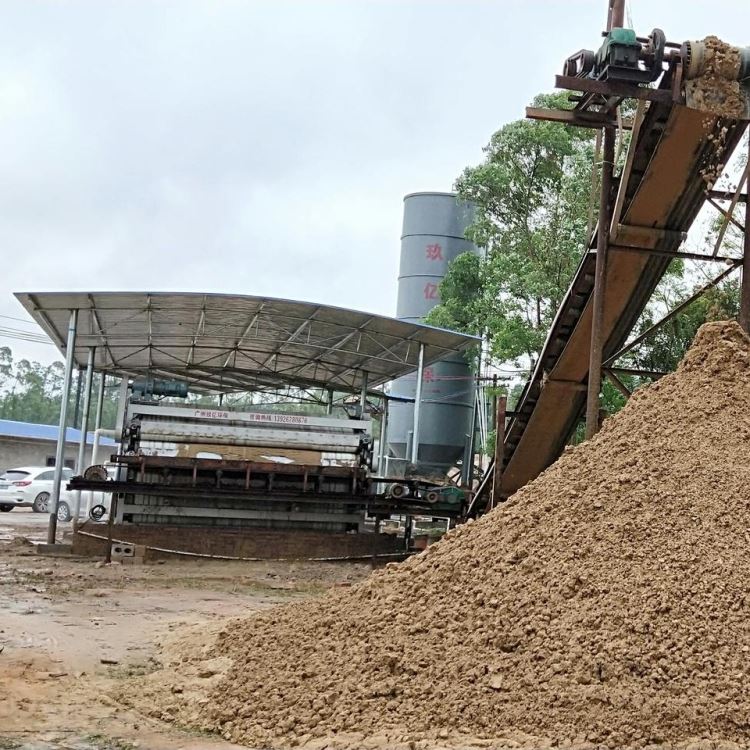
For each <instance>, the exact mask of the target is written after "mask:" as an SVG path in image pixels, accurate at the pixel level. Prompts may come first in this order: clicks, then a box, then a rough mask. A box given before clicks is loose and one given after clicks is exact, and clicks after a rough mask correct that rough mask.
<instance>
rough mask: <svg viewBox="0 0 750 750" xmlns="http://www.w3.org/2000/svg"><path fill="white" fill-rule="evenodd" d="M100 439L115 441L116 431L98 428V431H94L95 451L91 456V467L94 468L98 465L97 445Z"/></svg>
mask: <svg viewBox="0 0 750 750" xmlns="http://www.w3.org/2000/svg"><path fill="white" fill-rule="evenodd" d="M100 437H111V438H112V439H113V440H116V439H117V430H110V429H105V428H102V427H100V428H99V429H98V430H94V446H95V449H94V451H93V453H92V454H91V465H92V466H96V465H97V464H98V463H99V449H100V448H101V446H100V445H99V438H100Z"/></svg>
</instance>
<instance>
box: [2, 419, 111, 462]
mask: <svg viewBox="0 0 750 750" xmlns="http://www.w3.org/2000/svg"><path fill="white" fill-rule="evenodd" d="M58 432H59V430H58V427H57V425H51V424H33V423H31V422H14V421H12V420H10V419H0V471H6V470H7V469H12V468H13V467H14V466H54V465H55V449H56V446H57V434H58ZM66 438H67V441H66V443H65V466H69V467H70V468H71V469H72V468H75V463H76V460H77V458H78V446H79V445H80V443H81V431H80V430H74V429H73V428H72V427H68V430H67V435H66ZM93 442H94V433H93V432H89V433H88V435H87V437H86V462H87V464H88V463H90V462H91V450H92V446H93ZM114 445H115V441H114V440H112V438H105V437H100V438H99V446H100V447H99V456H98V458H99V460H100V461H102V462H103V461H105V460H106V459H107V458H108V457H109V454H110V453H111V452H112V451H111V449H112V447H113V446H114ZM107 448H109V450H107Z"/></svg>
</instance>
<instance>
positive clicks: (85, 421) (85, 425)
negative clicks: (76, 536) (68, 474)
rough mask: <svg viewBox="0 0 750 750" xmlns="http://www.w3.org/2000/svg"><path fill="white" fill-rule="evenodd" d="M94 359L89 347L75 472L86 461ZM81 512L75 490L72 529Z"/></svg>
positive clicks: (77, 492) (94, 349) (78, 491)
mask: <svg viewBox="0 0 750 750" xmlns="http://www.w3.org/2000/svg"><path fill="white" fill-rule="evenodd" d="M95 359H96V347H95V346H91V347H89V355H88V358H87V360H86V380H85V383H84V389H83V413H82V414H81V439H80V441H79V442H78V460H77V461H76V474H78V475H81V474H83V466H84V463H85V462H86V443H87V442H88V430H89V411H91V386H92V385H93V382H94V362H95ZM80 513H81V490H76V493H75V496H74V501H73V531H77V529H78V516H79V514H80Z"/></svg>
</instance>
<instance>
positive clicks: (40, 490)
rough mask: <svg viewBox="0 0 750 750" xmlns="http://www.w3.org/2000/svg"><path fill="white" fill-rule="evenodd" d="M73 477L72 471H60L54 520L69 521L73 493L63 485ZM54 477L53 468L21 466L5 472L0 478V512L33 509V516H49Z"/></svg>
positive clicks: (66, 469) (65, 469)
mask: <svg viewBox="0 0 750 750" xmlns="http://www.w3.org/2000/svg"><path fill="white" fill-rule="evenodd" d="M72 476H73V471H72V469H68V468H67V467H66V468H64V469H63V470H62V480H63V481H62V486H61V487H60V502H59V504H58V508H57V518H58V519H59V520H60V521H69V520H70V516H71V512H70V508H71V506H72V502H71V499H72V494H73V493H71V492H68V490H66V489H65V483H66V482H68V481H69V480H70V478H71V477H72ZM54 478H55V469H54V467H52V468H50V467H49V466H20V467H19V468H17V469H8V471H6V472H4V473H3V474H2V475H0V511H2V512H4V513H7V512H8V511H10V510H13V508H33V510H34V512H35V513H48V512H49V502H50V499H51V497H52V484H53V480H54Z"/></svg>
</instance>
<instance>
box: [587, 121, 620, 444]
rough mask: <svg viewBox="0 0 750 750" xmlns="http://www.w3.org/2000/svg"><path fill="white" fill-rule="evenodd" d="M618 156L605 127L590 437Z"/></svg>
mask: <svg viewBox="0 0 750 750" xmlns="http://www.w3.org/2000/svg"><path fill="white" fill-rule="evenodd" d="M614 159H615V132H614V130H612V128H606V129H605V131H604V148H603V149H602V185H601V192H600V203H599V226H598V233H597V238H596V270H595V272H594V304H593V310H592V316H591V351H590V356H589V380H588V392H587V394H586V439H587V440H588V439H589V438H592V437H593V436H594V435H596V433H597V432H598V430H599V391H600V390H601V386H602V352H603V348H604V341H603V335H604V334H603V325H604V285H605V283H606V279H607V250H608V244H609V226H610V211H609V208H610V206H609V203H610V194H611V192H612V173H613V170H614Z"/></svg>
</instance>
